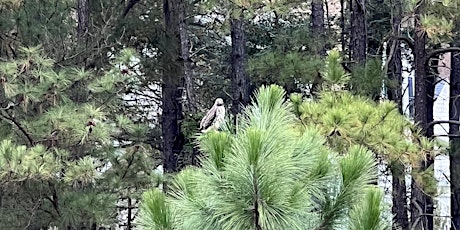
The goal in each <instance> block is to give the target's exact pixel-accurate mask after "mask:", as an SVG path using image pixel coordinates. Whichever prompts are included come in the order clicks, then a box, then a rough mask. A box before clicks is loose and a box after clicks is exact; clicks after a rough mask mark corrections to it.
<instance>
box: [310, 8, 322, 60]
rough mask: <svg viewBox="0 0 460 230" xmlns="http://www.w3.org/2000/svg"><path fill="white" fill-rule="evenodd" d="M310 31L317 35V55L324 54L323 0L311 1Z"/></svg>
mask: <svg viewBox="0 0 460 230" xmlns="http://www.w3.org/2000/svg"><path fill="white" fill-rule="evenodd" d="M310 21H311V31H312V33H313V34H314V35H315V36H318V39H319V41H320V42H319V46H320V47H318V51H319V55H321V56H325V55H326V50H325V48H324V40H325V38H326V34H325V31H326V28H325V26H324V7H323V0H313V1H312V2H311V19H310Z"/></svg>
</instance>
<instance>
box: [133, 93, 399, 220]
mask: <svg viewBox="0 0 460 230" xmlns="http://www.w3.org/2000/svg"><path fill="white" fill-rule="evenodd" d="M243 114H244V116H243V117H241V120H239V123H238V124H239V125H238V128H237V129H236V133H231V131H230V130H224V131H222V132H218V131H217V132H210V133H206V134H204V135H202V136H200V137H199V142H200V149H201V150H202V151H203V152H204V153H205V156H204V157H203V158H202V159H201V160H202V163H201V167H199V168H197V167H189V168H186V169H184V170H182V171H181V172H180V173H179V174H178V175H177V176H175V178H174V180H173V182H172V185H171V186H170V187H168V189H167V191H168V192H167V193H168V195H166V197H165V195H164V194H163V193H162V192H161V191H160V190H158V189H154V190H151V191H149V192H146V193H145V194H144V196H143V203H142V205H141V212H140V216H139V219H138V223H139V227H140V229H190V228H193V229H336V228H346V229H390V228H389V227H388V226H389V225H388V223H386V224H385V223H383V221H382V219H380V215H381V208H382V207H383V206H382V204H381V201H382V200H381V199H382V192H381V191H380V190H378V189H374V188H373V186H371V185H369V183H370V182H372V181H374V180H375V176H376V172H375V170H376V168H375V161H374V160H373V155H372V154H371V152H370V151H368V150H367V149H365V148H363V147H360V146H357V145H356V146H353V147H351V148H350V149H349V150H348V153H347V154H346V155H343V156H339V155H338V154H337V153H334V152H332V151H331V150H329V149H328V148H327V147H326V146H325V145H324V144H325V139H324V138H323V137H322V136H321V135H320V134H319V133H318V132H317V131H315V130H313V129H307V130H303V129H298V128H297V127H298V125H299V123H300V121H299V120H298V119H297V118H296V117H295V115H294V113H293V112H292V104H291V103H290V102H288V101H285V92H284V90H283V89H282V88H280V87H279V86H275V85H271V86H268V87H262V88H260V89H259V90H258V91H257V93H256V95H255V99H254V102H253V104H252V105H251V106H249V107H246V108H245V110H244V111H243ZM364 210H372V211H370V212H369V213H366V214H364V213H362V211H364ZM370 214H371V215H370ZM347 226H349V227H347Z"/></svg>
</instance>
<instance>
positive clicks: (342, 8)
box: [340, 0, 347, 54]
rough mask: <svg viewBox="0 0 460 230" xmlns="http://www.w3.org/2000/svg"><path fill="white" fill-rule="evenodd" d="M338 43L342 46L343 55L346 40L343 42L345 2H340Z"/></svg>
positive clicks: (343, 0) (342, 0)
mask: <svg viewBox="0 0 460 230" xmlns="http://www.w3.org/2000/svg"><path fill="white" fill-rule="evenodd" d="M340 29H341V30H342V31H341V33H340V43H341V45H342V52H343V53H344V54H345V49H346V47H347V46H346V40H345V33H346V29H345V0H340Z"/></svg>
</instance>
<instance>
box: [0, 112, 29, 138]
mask: <svg viewBox="0 0 460 230" xmlns="http://www.w3.org/2000/svg"><path fill="white" fill-rule="evenodd" d="M0 116H1V117H2V118H3V119H4V120H6V121H8V122H9V123H12V124H14V125H15V126H16V127H17V128H18V129H19V130H20V131H21V133H22V134H24V136H25V137H26V138H27V141H28V142H29V145H30V146H34V144H35V142H34V141H33V139H32V137H31V136H30V135H29V133H27V131H26V130H25V129H24V127H22V126H21V125H20V124H19V122H17V121H16V120H15V119H14V118H12V117H8V116H5V115H3V113H0Z"/></svg>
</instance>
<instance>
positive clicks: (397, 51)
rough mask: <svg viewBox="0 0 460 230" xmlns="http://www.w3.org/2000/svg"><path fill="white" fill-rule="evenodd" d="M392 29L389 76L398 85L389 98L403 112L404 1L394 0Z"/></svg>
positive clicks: (391, 91)
mask: <svg viewBox="0 0 460 230" xmlns="http://www.w3.org/2000/svg"><path fill="white" fill-rule="evenodd" d="M391 3H392V5H393V8H392V13H391V14H392V18H391V19H392V22H391V23H392V30H393V37H394V38H393V44H392V45H394V47H393V48H394V50H393V57H389V58H391V63H390V66H391V74H390V75H389V78H390V79H391V80H392V81H394V82H395V83H396V86H395V87H394V88H392V89H390V90H389V91H388V99H390V100H392V101H394V102H395V103H397V105H398V110H399V112H400V113H401V114H402V113H403V108H402V59H401V41H400V40H399V39H397V38H398V37H401V19H402V16H401V15H402V1H401V0H392V2H391Z"/></svg>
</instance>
